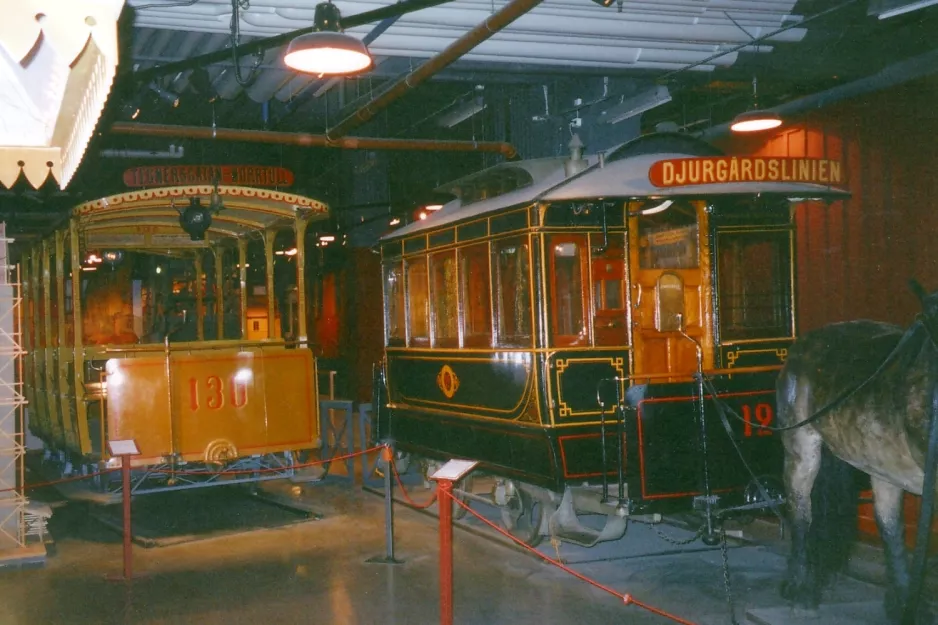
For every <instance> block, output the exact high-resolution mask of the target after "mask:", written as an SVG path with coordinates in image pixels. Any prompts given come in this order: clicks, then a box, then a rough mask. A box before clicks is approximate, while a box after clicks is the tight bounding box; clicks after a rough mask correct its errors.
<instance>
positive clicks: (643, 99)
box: [600, 85, 671, 124]
mask: <svg viewBox="0 0 938 625" xmlns="http://www.w3.org/2000/svg"><path fill="white" fill-rule="evenodd" d="M670 101H671V92H670V91H669V90H668V88H667V87H666V86H664V85H658V86H657V87H655V88H654V89H649V90H648V91H645V92H643V93H641V94H639V95H637V96H635V97H634V98H629V99H627V100H623V101H622V102H620V103H619V104H616V105H614V106H611V107H609V108H608V109H606V110H605V111H603V112H602V113H600V120H601V121H602V123H604V124H618V123H619V122H621V121H623V120H625V119H629V118H630V117H635V116H636V115H641V114H642V113H644V112H645V111H649V110H651V109H653V108H655V107H657V106H661V105H662V104H667V103H668V102H670Z"/></svg>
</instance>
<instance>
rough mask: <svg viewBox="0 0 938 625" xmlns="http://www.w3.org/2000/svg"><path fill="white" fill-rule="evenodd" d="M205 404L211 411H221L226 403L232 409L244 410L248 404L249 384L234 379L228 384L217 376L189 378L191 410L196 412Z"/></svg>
mask: <svg viewBox="0 0 938 625" xmlns="http://www.w3.org/2000/svg"><path fill="white" fill-rule="evenodd" d="M226 387H227V388H226ZM203 402H204V406H205V407H206V408H208V409H209V410H221V409H222V408H224V407H225V405H226V403H227V404H228V405H229V406H231V407H232V408H243V407H244V406H246V405H247V403H248V387H247V384H245V383H243V382H239V381H237V380H235V379H234V378H232V379H230V380H228V381H227V384H226V383H225V380H222V379H221V378H220V377H218V376H217V375H210V376H208V377H206V378H204V379H199V378H189V408H190V409H191V410H192V411H193V412H195V411H197V410H199V409H200V408H201V407H202V405H203Z"/></svg>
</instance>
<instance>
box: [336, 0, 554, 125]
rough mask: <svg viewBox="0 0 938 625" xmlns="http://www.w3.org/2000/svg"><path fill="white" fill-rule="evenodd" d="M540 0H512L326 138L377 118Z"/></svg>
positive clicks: (346, 119) (351, 116)
mask: <svg viewBox="0 0 938 625" xmlns="http://www.w3.org/2000/svg"><path fill="white" fill-rule="evenodd" d="M541 1H542V0H512V2H509V3H508V4H506V5H505V6H504V7H502V8H501V9H500V10H499V11H498V12H497V13H494V14H493V15H491V16H490V17H488V18H486V20H485V21H484V22H482V23H481V24H479V25H478V26H476V27H475V28H473V29H472V30H470V31H469V32H467V33H466V34H465V35H463V36H462V37H460V38H459V39H457V40H456V41H454V42H453V43H451V44H450V45H449V46H447V47H446V49H444V50H443V51H442V52H440V53H439V54H438V55H436V56H435V57H433V58H431V59H429V60H428V61H427V62H426V63H424V64H423V65H421V66H420V67H418V68H417V69H415V70H414V71H412V72H410V73H408V74H407V75H406V76H404V77H403V78H401V79H400V80H398V81H397V82H395V83H394V84H393V85H391V86H390V87H389V88H388V89H386V90H385V91H383V92H382V93H381V94H380V95H379V96H377V97H376V98H374V99H373V100H371V102H368V103H367V104H365V105H363V106H362V107H361V108H359V109H358V110H357V111H355V112H354V113H352V114H351V115H349V116H348V117H346V118H345V119H343V120H342V121H341V122H339V123H338V124H337V125H336V126H334V127H332V128H331V129H329V130H327V131H326V137H327V138H328V139H329V140H330V141H335V140H337V139H339V138H340V137H343V136H345V135H346V134H348V132H349V131H350V130H352V129H353V128H357V127H358V126H360V125H362V124H363V123H365V122H367V121H368V120H369V119H371V118H372V117H374V115H375V113H377V112H378V111H380V110H381V109H383V108H385V107H386V106H388V105H389V104H391V103H392V102H394V101H395V100H397V99H398V98H400V97H401V96H402V95H404V94H405V93H407V92H408V91H409V90H410V89H413V88H414V87H416V86H417V85H419V84H420V83H422V82H424V81H425V80H427V79H428V78H430V77H431V76H433V75H434V74H436V73H437V72H439V71H441V70H443V69H445V68H446V67H448V66H449V65H450V64H452V63H453V62H455V61H456V60H458V59H459V57H461V56H463V55H464V54H466V53H467V52H469V51H470V50H472V49H473V48H475V47H476V46H478V45H479V44H480V43H482V42H483V41H485V40H486V39H488V38H490V37H491V36H492V35H494V34H495V33H497V32H499V31H500V30H502V29H503V28H505V27H506V26H508V25H509V24H511V23H512V22H514V21H515V20H516V19H518V18H519V17H521V16H522V15H524V14H525V13H527V12H528V11H530V10H531V9H533V8H534V7H536V6H537V5H539V4H540V3H541Z"/></svg>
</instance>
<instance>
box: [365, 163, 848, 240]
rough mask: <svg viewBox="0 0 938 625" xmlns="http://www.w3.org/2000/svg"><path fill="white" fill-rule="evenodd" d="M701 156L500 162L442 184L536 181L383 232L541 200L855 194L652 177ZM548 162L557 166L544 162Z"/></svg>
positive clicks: (801, 185)
mask: <svg viewBox="0 0 938 625" xmlns="http://www.w3.org/2000/svg"><path fill="white" fill-rule="evenodd" d="M734 156H736V157H738V155H726V157H725V158H733V157H734ZM698 157H699V155H697V154H688V153H680V152H660V153H656V154H640V155H636V156H632V157H627V158H623V159H621V160H617V161H613V162H608V161H607V162H605V163H603V164H602V166H600V160H599V156H598V155H590V156H585V157H584V158H585V160H586V161H587V163H588V167H587V169H585V170H584V171H582V172H580V173H579V174H574V175H571V176H569V177H568V176H566V174H565V170H564V162H565V160H566V159H539V161H538V166H537V167H536V168H535V170H532V169H531V168H529V167H525V162H523V161H522V162H508V163H499V164H498V165H495V166H494V167H490V168H488V169H486V170H483V171H482V172H478V174H474V175H472V176H467V177H464V178H461V179H460V180H459V181H455V182H453V183H450V184H448V185H444V186H443V187H441V189H446V190H449V191H450V192H453V191H452V190H453V189H458V188H459V186H460V185H459V183H460V182H462V181H468V180H471V179H473V178H476V177H481V176H482V175H484V174H485V173H490V172H493V171H497V170H499V169H506V168H512V167H514V168H518V167H521V168H524V169H526V170H528V171H529V172H530V173H532V174H534V175H535V176H537V177H535V179H534V182H533V183H532V184H530V185H528V186H526V187H523V188H520V189H515V190H513V191H509V192H508V193H505V194H503V195H498V196H496V197H493V198H489V199H485V200H480V201H477V202H472V203H469V204H467V205H463V204H462V201H461V200H460V199H459V198H457V199H454V200H451V201H450V202H448V203H447V204H445V205H444V206H443V208H442V209H440V210H439V211H438V212H436V213H434V214H432V215H429V216H428V217H427V219H425V220H421V221H417V222H414V223H412V224H408V225H407V226H404V227H403V228H399V229H397V230H395V231H394V232H390V233H388V234H386V235H384V236H383V237H381V241H391V240H394V239H399V238H401V237H405V236H409V235H414V234H417V233H420V232H424V231H428V230H433V229H436V228H439V227H442V226H445V225H449V224H455V223H457V222H463V221H466V220H469V219H473V218H477V217H482V216H484V215H488V214H490V213H494V212H496V211H499V210H501V209H505V208H510V207H513V206H523V205H525V204H529V203H532V202H537V201H548V202H557V201H571V200H578V199H589V198H603V197H609V198H613V197H615V198H660V199H667V198H671V197H704V196H719V195H764V194H771V195H779V196H783V197H788V198H789V199H790V200H792V201H804V200H808V199H825V200H838V199H845V198H848V197H850V193H849V192H848V191H846V190H845V189H841V188H838V187H834V186H830V185H823V184H816V183H805V182H770V181H767V182H722V183H714V184H699V185H686V186H675V187H657V186H654V185H653V184H652V183H651V181H650V180H649V175H648V174H649V170H650V169H651V166H652V165H653V164H654V163H656V162H658V161H662V160H667V159H682V158H698ZM765 158H770V157H765ZM548 161H553V163H548ZM548 164H549V165H552V167H549V166H547V167H545V165H548ZM535 171H536V174H535ZM538 175H539V176H538Z"/></svg>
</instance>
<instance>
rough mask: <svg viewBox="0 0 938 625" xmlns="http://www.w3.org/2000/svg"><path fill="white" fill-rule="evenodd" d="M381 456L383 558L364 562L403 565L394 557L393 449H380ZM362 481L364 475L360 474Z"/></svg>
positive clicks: (379, 557)
mask: <svg viewBox="0 0 938 625" xmlns="http://www.w3.org/2000/svg"><path fill="white" fill-rule="evenodd" d="M381 456H382V458H383V459H384V461H385V466H384V545H385V554H384V556H375V557H373V558H368V560H366V562H369V563H371V564H403V563H404V561H403V560H398V559H397V558H395V557H394V499H393V493H394V491H393V488H394V481H393V480H392V479H391V473H393V472H394V466H393V465H392V463H393V462H394V449H393V448H392V447H391V446H390V445H386V446H385V447H382V448H381ZM362 480H363V481H364V474H362Z"/></svg>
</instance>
